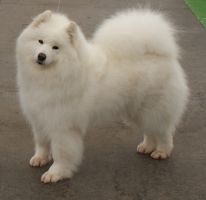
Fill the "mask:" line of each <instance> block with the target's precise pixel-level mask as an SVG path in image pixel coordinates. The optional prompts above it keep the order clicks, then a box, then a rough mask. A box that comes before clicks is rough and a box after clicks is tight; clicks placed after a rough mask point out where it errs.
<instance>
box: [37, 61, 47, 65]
mask: <svg viewBox="0 0 206 200" xmlns="http://www.w3.org/2000/svg"><path fill="white" fill-rule="evenodd" d="M36 63H37V64H39V65H45V62H44V61H40V60H37V61H36Z"/></svg>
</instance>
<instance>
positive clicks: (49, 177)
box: [41, 171, 63, 183]
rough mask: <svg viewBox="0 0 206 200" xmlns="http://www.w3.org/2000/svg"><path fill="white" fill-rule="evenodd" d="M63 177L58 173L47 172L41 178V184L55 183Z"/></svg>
mask: <svg viewBox="0 0 206 200" xmlns="http://www.w3.org/2000/svg"><path fill="white" fill-rule="evenodd" d="M62 179H63V177H62V176H60V175H59V174H58V173H55V172H50V171H47V172H45V173H44V174H43V175H42V176H41V182H42V183H56V182H58V181H60V180H62Z"/></svg>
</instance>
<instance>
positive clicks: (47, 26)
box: [17, 10, 77, 68]
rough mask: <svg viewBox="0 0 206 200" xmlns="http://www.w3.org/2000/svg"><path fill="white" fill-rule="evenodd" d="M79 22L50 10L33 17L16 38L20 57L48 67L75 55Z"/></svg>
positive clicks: (37, 65) (70, 58)
mask: <svg viewBox="0 0 206 200" xmlns="http://www.w3.org/2000/svg"><path fill="white" fill-rule="evenodd" d="M76 36H77V25H76V24H75V22H72V21H70V20H69V19H68V18H67V17H66V16H64V15H62V14H57V13H52V12H51V11H49V10H47V11H45V12H43V13H41V14H40V15H38V16H37V17H35V18H34V20H33V21H32V23H31V24H30V25H29V26H28V27H27V28H26V29H25V30H24V31H23V32H22V33H21V35H20V36H19V38H18V40H17V54H19V55H17V57H18V56H20V57H21V58H20V60H23V61H26V62H30V64H31V63H32V64H33V65H32V66H35V67H40V68H48V67H51V66H55V65H56V64H57V63H58V64H61V63H62V62H64V60H65V59H67V60H70V61H71V62H72V60H74V59H76V50H75V40H76Z"/></svg>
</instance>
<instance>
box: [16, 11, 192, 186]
mask: <svg viewBox="0 0 206 200" xmlns="http://www.w3.org/2000/svg"><path fill="white" fill-rule="evenodd" d="M174 33H175V30H174V29H173V27H172V26H171V25H170V23H168V22H167V20H165V19H164V17H163V16H162V15H161V14H160V13H156V12H153V11H150V10H141V9H139V10H128V11H124V12H120V13H118V14H116V15H114V16H112V17H111V18H109V19H107V20H106V21H105V22H104V23H103V24H102V25H101V26H100V27H99V28H98V30H97V31H96V32H95V34H94V36H93V38H92V39H91V40H87V39H86V38H85V36H84V34H83V33H82V31H81V29H80V27H79V26H78V25H77V24H76V23H75V22H73V21H71V20H70V19H68V18H67V17H66V16H65V15H63V14H59V13H54V12H52V11H45V12H43V13H41V14H40V15H38V16H37V17H35V18H34V20H33V21H32V22H31V24H30V25H28V27H26V28H25V30H23V32H22V33H21V34H20V36H19V38H18V40H17V47H16V57H17V63H18V72H17V82H18V87H19V97H20V102H21V107H22V110H23V113H24V115H25V116H26V118H27V120H28V121H29V123H30V124H31V126H32V130H33V135H34V141H35V154H34V156H33V157H32V158H31V160H30V165H31V166H34V167H39V166H43V165H45V164H47V163H48V162H49V161H50V160H51V159H52V160H53V164H52V165H51V167H50V168H49V170H48V171H47V172H45V173H44V174H43V175H42V177H41V181H42V182H44V183H48V182H57V181H59V180H61V179H63V178H70V177H71V176H72V175H73V173H74V172H75V171H77V168H78V165H79V164H80V163H81V160H82V156H83V138H84V135H85V133H86V130H87V128H88V126H89V124H91V123H93V122H94V121H95V120H98V121H101V120H103V118H104V119H105V118H106V119H112V118H113V117H114V116H119V117H120V118H121V119H126V120H127V121H128V122H131V123H130V124H134V125H137V127H138V130H139V132H141V133H142V134H143V135H144V140H143V142H142V143H140V144H139V145H138V146H137V151H138V152H139V153H143V154H150V155H151V157H152V158H154V159H165V158H167V157H168V156H169V155H170V153H171V151H172V148H173V135H174V131H175V128H176V126H177V124H178V123H179V121H180V118H181V116H182V114H183V112H184V110H185V107H186V103H187V99H188V94H189V91H188V87H187V82H186V78H185V75H184V72H183V69H182V68H181V66H180V64H179V61H178V55H179V52H178V46H177V44H176V41H175V36H174Z"/></svg>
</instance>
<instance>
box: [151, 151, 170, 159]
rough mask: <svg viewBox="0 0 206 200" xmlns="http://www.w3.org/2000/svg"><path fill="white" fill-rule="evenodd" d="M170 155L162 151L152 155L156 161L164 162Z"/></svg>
mask: <svg viewBox="0 0 206 200" xmlns="http://www.w3.org/2000/svg"><path fill="white" fill-rule="evenodd" d="M169 155H170V154H169V153H167V152H166V151H162V150H155V151H153V152H152V153H151V157H152V158H153V159H156V160H164V159H166V158H168V157H169Z"/></svg>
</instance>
